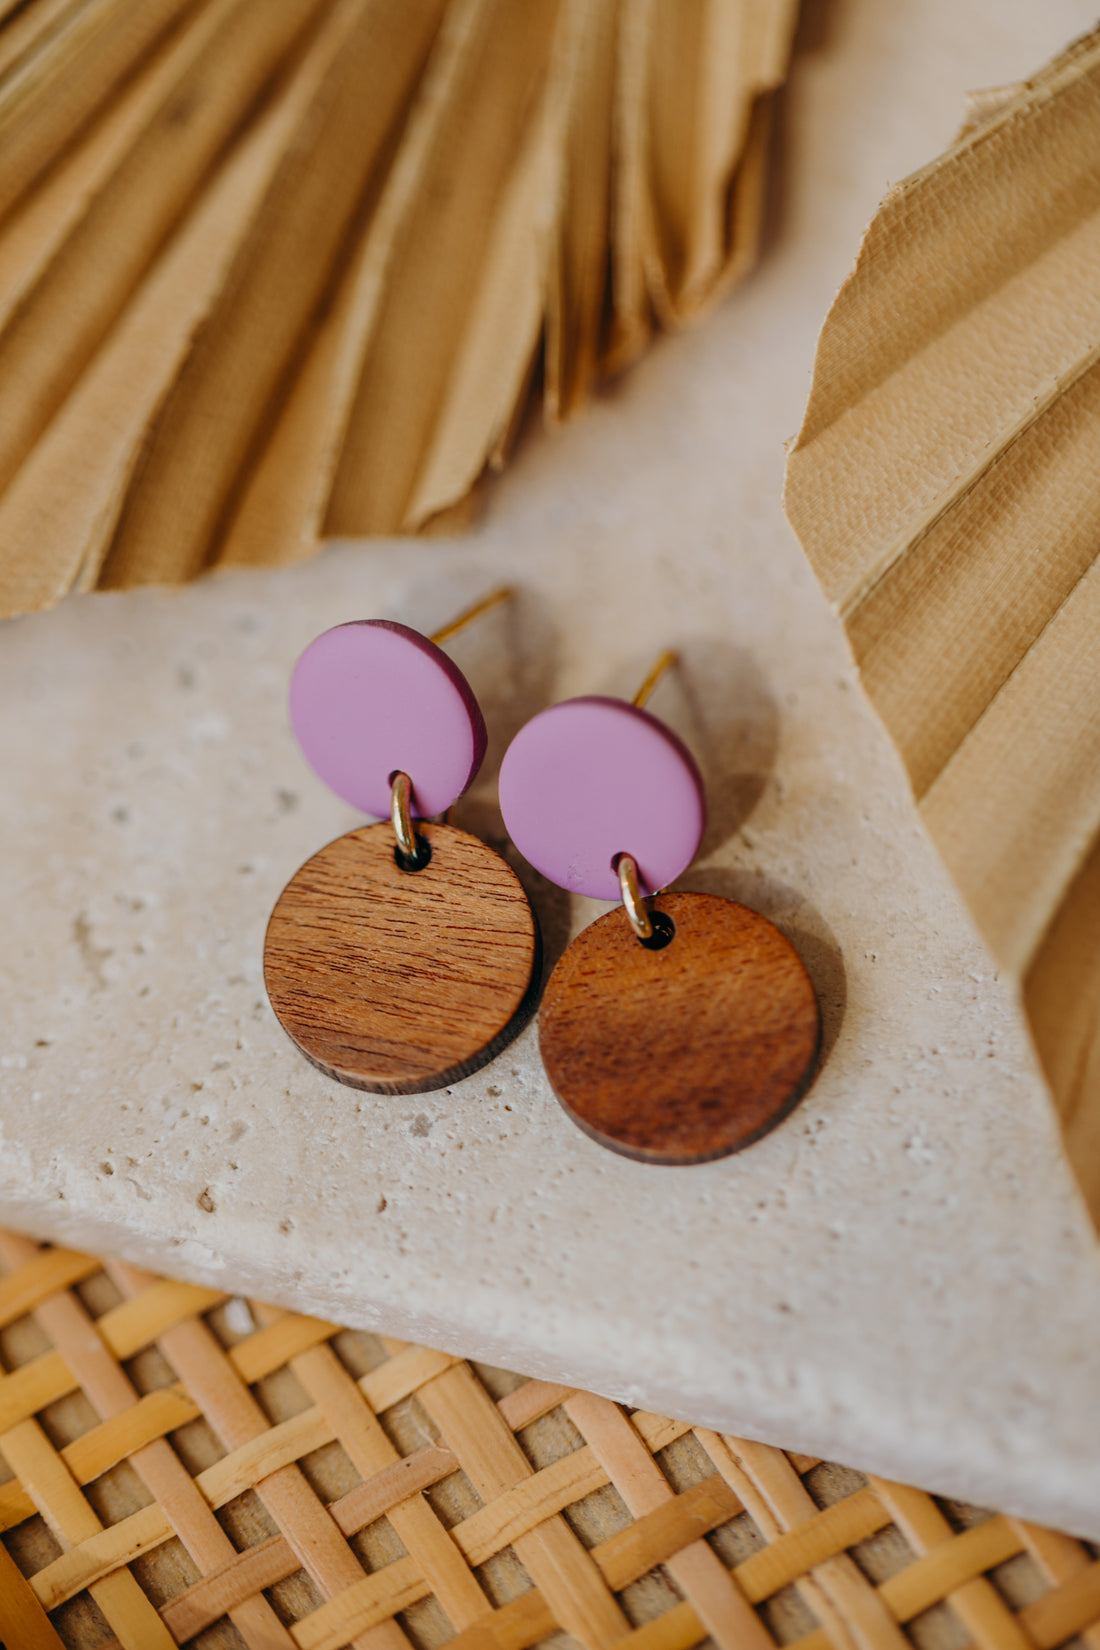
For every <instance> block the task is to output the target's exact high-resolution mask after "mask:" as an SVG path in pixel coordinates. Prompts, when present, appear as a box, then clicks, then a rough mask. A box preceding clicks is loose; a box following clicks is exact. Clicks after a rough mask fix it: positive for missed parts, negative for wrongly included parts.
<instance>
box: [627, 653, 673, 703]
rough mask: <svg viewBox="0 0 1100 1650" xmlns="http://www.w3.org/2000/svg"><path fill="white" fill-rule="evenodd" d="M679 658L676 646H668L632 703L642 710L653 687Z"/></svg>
mask: <svg viewBox="0 0 1100 1650" xmlns="http://www.w3.org/2000/svg"><path fill="white" fill-rule="evenodd" d="M679 659H680V655H679V654H678V653H677V652H676V651H675V649H674V648H667V649H666V650H665V652H664V653H662V654H661V656H660V658H659V659H658V660H657V661H656V662H655V664H654V666H653V669H652V670H651V671H650V673H649V675H648V676H647V677H646V679H645V681H644V682H643V683H642V685H641V687H640V688H639V689H638V691H637V693H636V694H635V695H634V697H633V699H632V700H631V701H630V703H631V704H632V705H636V706H637V708H638V709H639V710H641V708H642V706H643V705H644V704H645V702H646V700H647V699H648V698H649V696H650V694H651V693H652V692H653V689H654V688H655V687H656V686H657V683H658V682H659V681H660V680H661V677H662V676H663V675H664V674H665V672H666V670H671V669H672V667H673V665H675V664H678V663H679Z"/></svg>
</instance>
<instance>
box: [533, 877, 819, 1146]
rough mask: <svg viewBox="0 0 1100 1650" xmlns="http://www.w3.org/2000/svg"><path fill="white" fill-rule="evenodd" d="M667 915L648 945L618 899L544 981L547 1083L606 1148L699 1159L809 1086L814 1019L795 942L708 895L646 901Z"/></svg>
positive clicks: (736, 1139)
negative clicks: (656, 944) (656, 942)
mask: <svg viewBox="0 0 1100 1650" xmlns="http://www.w3.org/2000/svg"><path fill="white" fill-rule="evenodd" d="M650 909H651V911H654V912H661V913H663V914H664V916H665V917H666V918H667V919H670V921H671V923H672V924H673V925H674V928H675V933H674V934H673V937H672V939H671V940H670V941H669V942H668V943H667V944H666V945H665V946H664V947H663V948H662V949H660V950H656V949H648V948H647V947H646V946H644V945H643V944H642V943H641V942H640V941H639V940H638V939H637V938H636V937H635V935H634V932H633V930H632V929H631V927H630V924H629V922H628V921H627V918H626V913H625V912H624V911H623V910H622V909H621V908H619V909H618V910H615V911H610V912H608V914H607V916H605V917H601V918H600V919H599V921H598V922H594V923H593V924H592V925H591V927H589V928H586V929H585V930H584V932H583V933H582V934H580V935H579V936H578V938H577V939H575V940H574V941H573V943H572V945H570V947H569V949H568V950H567V951H566V953H565V955H564V956H563V957H562V959H561V961H560V962H559V963H558V965H557V967H556V968H555V970H554V972H553V974H552V975H551V977H550V981H549V984H548V985H547V987H546V993H545V996H544V998H543V1003H542V1008H541V1009H540V1011H539V1048H540V1050H541V1053H542V1059H543V1064H544V1065H545V1067H546V1074H547V1076H548V1077H549V1079H550V1082H551V1084H552V1086H553V1089H554V1092H555V1094H556V1095H557V1097H558V1099H559V1100H560V1101H561V1103H562V1105H563V1106H564V1107H565V1110H566V1111H567V1112H568V1113H569V1115H570V1117H572V1119H573V1121H574V1122H575V1123H578V1124H579V1125H580V1127H581V1128H582V1129H584V1130H585V1132H586V1133H588V1134H590V1135H591V1136H592V1137H593V1139H594V1140H598V1141H599V1142H600V1144H601V1145H602V1146H610V1147H611V1149H612V1150H613V1151H617V1152H622V1153H624V1154H625V1155H626V1156H627V1157H636V1158H640V1159H642V1160H643V1161H644V1162H647V1163H703V1162H706V1161H707V1160H708V1159H710V1158H715V1157H725V1156H726V1155H727V1154H728V1153H730V1152H736V1151H740V1150H741V1148H742V1147H743V1146H748V1145H751V1143H752V1142H753V1141H754V1140H758V1139H759V1138H760V1136H761V1135H762V1134H766V1133H767V1131H768V1130H769V1129H771V1128H774V1127H775V1125H776V1124H777V1123H778V1122H779V1121H780V1120H781V1119H782V1118H783V1117H785V1116H786V1115H787V1113H788V1112H789V1111H790V1110H791V1108H792V1107H793V1106H794V1105H795V1103H796V1102H797V1101H798V1100H799V1098H800V1097H801V1095H802V1094H803V1093H804V1092H805V1090H806V1088H807V1086H808V1084H809V1080H810V1077H811V1076H812V1074H813V1068H814V1064H815V1061H816V1059H817V1052H818V1046H819V1043H820V1038H821V1016H820V1012H819V1010H818V1005H817V998H816V996H815V995H814V989H813V986H812V985H811V984H810V978H809V975H808V974H807V973H806V969H805V967H804V966H803V963H802V960H801V958H800V957H799V955H798V953H797V951H796V950H795V949H794V947H793V946H792V945H791V944H790V942H789V940H786V939H784V937H783V935H782V934H781V933H780V932H779V930H778V928H776V927H775V926H774V924H772V923H770V922H768V920H767V918H766V917H762V916H760V915H758V913H757V912H755V911H750V910H748V909H747V908H746V907H745V906H743V905H737V904H735V903H734V901H733V900H728V899H719V898H717V897H716V896H715V895H713V894H662V895H661V896H660V898H659V899H656V900H654V901H652V902H651V905H650Z"/></svg>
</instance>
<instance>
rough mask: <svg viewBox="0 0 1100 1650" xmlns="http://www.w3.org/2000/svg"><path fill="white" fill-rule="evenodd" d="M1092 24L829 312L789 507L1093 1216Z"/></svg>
mask: <svg viewBox="0 0 1100 1650" xmlns="http://www.w3.org/2000/svg"><path fill="white" fill-rule="evenodd" d="M1098 261H1100V31H1098V32H1097V33H1096V34H1094V35H1091V36H1088V37H1087V38H1085V39H1084V40H1082V41H1079V42H1078V43H1077V44H1076V45H1075V46H1074V47H1072V48H1071V49H1070V50H1069V51H1068V52H1066V53H1065V54H1064V55H1063V56H1062V57H1060V58H1058V59H1057V60H1056V61H1055V62H1054V63H1052V64H1051V65H1050V66H1049V67H1047V68H1046V69H1044V70H1043V71H1042V72H1041V73H1040V74H1039V75H1037V76H1036V77H1035V79H1034V80H1032V81H1030V82H1028V83H1027V84H1025V85H1023V86H1020V87H1016V88H1007V89H1001V90H1000V91H998V92H997V93H995V94H991V95H990V96H989V97H988V98H986V99H985V100H982V101H979V102H977V103H976V104H975V106H974V107H973V108H972V110H971V116H970V121H969V123H968V125H967V127H966V128H965V129H964V132H963V135H962V136H961V137H960V138H959V139H958V141H957V142H956V143H955V144H954V146H953V147H952V148H951V149H950V150H948V151H947V153H946V154H945V155H943V156H941V157H940V158H939V159H938V160H937V161H935V162H934V163H933V164H932V165H930V166H929V167H927V168H925V169H924V170H923V171H922V172H919V173H917V174H916V175H915V176H914V177H912V178H909V179H908V180H906V182H904V183H902V184H900V185H899V186H898V187H897V189H895V190H894V191H893V193H892V194H891V195H890V196H889V197H888V199H887V200H886V201H885V202H884V203H883V206H882V207H881V208H880V210H879V213H878V215H877V216H876V218H875V219H874V221H873V222H872V224H871V226H870V228H869V229H868V231H867V235H866V237H865V239H864V244H863V247H862V248H861V251H860V255H859V259H858V262H857V264H856V267H855V269H854V270H853V272H852V275H851V276H850V278H849V279H848V281H847V282H846V283H845V285H844V287H843V288H842V290H841V292H840V294H839V296H838V298H837V300H836V303H835V304H834V306H833V309H832V311H831V313H830V315H829V318H828V320H827V321H826V324H825V328H824V330H823V332H822V335H821V341H820V344H819V346H818V354H817V362H816V367H815V373H814V382H813V388H812V390H811V395H810V403H809V407H808V409H807V413H806V419H805V423H804V425H803V428H802V431H801V433H800V434H799V437H798V440H797V442H796V443H795V444H794V446H793V449H792V451H791V455H790V460H789V465H788V471H787V495H786V499H787V510H788V514H789V516H790V519H791V521H792V523H793V525H794V527H795V529H796V531H797V532H798V533H799V536H800V537H801V539H802V542H803V544H804V546H805V548H806V550H807V553H808V555H809V557H810V560H811V562H812V563H813V565H814V567H815V569H816V570H817V572H818V575H819V577H820V578H821V580H822V583H823V585H824V587H825V589H826V592H827V593H828V595H829V596H830V597H831V599H832V600H833V601H834V603H835V604H836V606H837V608H838V610H839V611H840V613H841V614H842V616H843V618H844V620H845V623H846V625H847V627H848V633H849V636H850V638H851V642H852V646H853V648H854V650H855V654H856V657H857V659H858V661H859V664H860V667H861V669H862V672H863V678H864V681H865V684H866V686H867V688H868V691H869V692H870V694H871V696H872V698H873V699H874V701H875V703H876V705H877V706H878V709H879V710H880V712H881V713H882V716H883V718H884V720H885V721H886V723H887V726H888V727H889V728H890V731H891V732H892V734H893V736H894V738H895V740H896V741H897V743H898V746H899V749H900V751H901V754H902V756H903V757H904V759H905V762H906V765H907V767H908V769H909V773H910V777H911V779H912V782H913V788H914V790H915V792H916V794H917V796H918V798H919V799H920V802H921V808H922V812H923V816H924V819H925V822H926V824H927V825H928V828H929V830H930V831H931V833H932V835H933V837H934V838H935V840H936V842H937V844H938V846H939V847H940V849H941V851H942V853H943V855H944V857H945V859H946V860H947V863H948V865H949V866H950V867H951V869H952V871H953V872H954V874H955V876H956V878H957V879H958V881H959V884H960V886H961V887H962V890H963V892H964V894H965V895H966V898H967V899H968V901H969V903H970V905H971V908H972V910H973V911H974V914H975V916H976V918H977V920H978V922H979V924H980V926H981V927H982V929H983V931H984V933H985V935H986V937H987V939H988V940H989V942H990V944H991V946H992V947H993V950H994V951H995V953H996V954H997V956H998V957H999V958H1000V960H1001V961H1002V963H1003V964H1004V965H1005V967H1006V968H1008V969H1009V970H1011V971H1012V972H1013V973H1014V974H1015V975H1016V976H1017V977H1018V978H1020V979H1021V980H1023V981H1025V982H1026V992H1025V995H1026V999H1027V1003H1028V1007H1029V1009H1030V1012H1031V1019H1032V1026H1033V1030H1034V1032H1035V1035H1036V1039H1037V1042H1038V1044H1039V1047H1040V1052H1041V1053H1042V1055H1043V1057H1044V1060H1045V1063H1046V1069H1047V1072H1048V1075H1049V1077H1050V1080H1051V1082H1052V1085H1053V1087H1054V1090H1055V1093H1056V1096H1057V1098H1058V1101H1059V1104H1060V1106H1061V1108H1062V1111H1063V1116H1064V1118H1065V1120H1066V1123H1067V1139H1068V1142H1069V1147H1070V1151H1071V1155H1072V1156H1073V1158H1074V1161H1075V1163H1076V1165H1077V1168H1078V1173H1079V1175H1080V1178H1081V1180H1082V1182H1083V1184H1084V1185H1085V1186H1086V1189H1087V1190H1088V1192H1089V1195H1090V1197H1091V1198H1092V1199H1093V1206H1094V1209H1095V1210H1096V1212H1097V1214H1098V1216H1100V1154H1098V1153H1097V1150H1096V1146H1097V1143H1098V1142H1100V953H1098V952H1097V949H1096V946H1095V943H1092V944H1091V945H1089V944H1086V943H1085V941H1086V936H1087V933H1088V932H1089V928H1088V924H1089V922H1091V923H1092V927H1091V933H1092V935H1093V936H1095V932H1096V927H1095V921H1094V918H1095V902H1096V892H1095V890H1096V887H1097V886H1098V885H1100V670H1098V665H1100V565H1098V563H1097V548H1098V546H1100V495H1098V493H1097V489H1096V475H1097V470H1098V466H1100V417H1098V414H1100V288H1098V286H1097V283H1096V279H1095V272H1096V268H1097V265H1098Z"/></svg>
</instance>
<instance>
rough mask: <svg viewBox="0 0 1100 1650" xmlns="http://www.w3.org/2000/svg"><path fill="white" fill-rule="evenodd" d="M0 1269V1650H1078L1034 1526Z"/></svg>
mask: <svg viewBox="0 0 1100 1650" xmlns="http://www.w3.org/2000/svg"><path fill="white" fill-rule="evenodd" d="M0 1266H2V1267H3V1269H4V1270H3V1275H2V1276H0V1360H2V1364H3V1370H4V1373H3V1374H0V1455H2V1458H3V1462H4V1463H6V1466H7V1469H8V1471H9V1474H10V1476H9V1477H8V1478H7V1481H6V1482H3V1483H0V1532H2V1533H3V1540H2V1542H0V1644H2V1645H3V1646H4V1647H5V1650H46V1647H47V1646H49V1647H50V1650H58V1647H59V1646H61V1645H66V1646H78V1647H80V1650H84V1647H91V1646H96V1647H99V1646H104V1647H109V1646H123V1647H125V1650H160V1647H162V1646H164V1647H171V1646H177V1645H184V1644H193V1645H196V1646H201V1647H203V1650H225V1647H229V1646H234V1647H239V1646H241V1645H243V1646H246V1647H248V1650H276V1647H278V1650H293V1647H297V1650H340V1647H341V1646H345V1645H353V1646H356V1647H366V1646H369V1647H370V1650H400V1647H402V1646H408V1645H413V1646H416V1647H418V1650H420V1647H423V1650H433V1647H434V1646H436V1645H441V1644H444V1643H450V1644H453V1645H456V1646H460V1647H462V1650H525V1647H527V1646H533V1645H538V1644H542V1643H545V1642H546V1641H549V1640H554V1642H555V1643H556V1644H557V1645H562V1646H564V1645H573V1644H579V1645H583V1646H586V1647H588V1650H611V1647H612V1646H614V1647H615V1650H681V1647H682V1650H688V1647H689V1646H694V1645H697V1644H701V1643H704V1642H707V1643H713V1644H716V1645H719V1646H721V1647H722V1650H772V1647H774V1646H776V1645H788V1644H794V1645H797V1646H798V1650H829V1647H830V1646H836V1647H837V1650H840V1647H844V1650H856V1647H860V1650H863V1647H872V1650H903V1647H905V1646H906V1645H909V1644H916V1645H917V1646H918V1650H933V1647H938V1646H943V1647H944V1650H954V1647H956V1646H958V1647H959V1650H961V1647H963V1646H968V1645H973V1646H975V1647H976V1650H1055V1647H1056V1646H1059V1645H1062V1644H1066V1643H1068V1642H1069V1641H1071V1640H1074V1639H1077V1640H1078V1642H1080V1643H1081V1644H1083V1645H1087V1646H1088V1647H1089V1650H1100V1560H1098V1558H1097V1555H1096V1553H1095V1552H1094V1551H1093V1550H1092V1549H1091V1548H1090V1547H1088V1546H1087V1545H1086V1544H1084V1543H1082V1542H1079V1541H1076V1540H1073V1539H1071V1538H1070V1537H1068V1536H1065V1535H1061V1534H1057V1533H1056V1532H1054V1531H1051V1530H1045V1529H1040V1528H1038V1527H1036V1526H1033V1525H1028V1524H1025V1523H1023V1522H1021V1521H1019V1520H1016V1519H1012V1518H1007V1517H1004V1516H1000V1515H989V1514H985V1513H981V1512H978V1511H976V1510H975V1509H972V1508H963V1507H959V1506H956V1505H954V1504H946V1503H939V1502H937V1501H936V1500H934V1499H933V1498H932V1497H931V1496H929V1495H926V1494H924V1493H923V1492H921V1491H919V1490H915V1489H910V1488H907V1487H905V1486H903V1485H900V1484H894V1483H888V1482H885V1481H883V1480H880V1479H874V1478H871V1479H868V1478H864V1477H863V1476H862V1475H859V1474H856V1473H852V1472H849V1471H847V1470H846V1469H843V1468H838V1467H832V1466H829V1465H827V1464H824V1463H821V1462H816V1461H814V1460H811V1459H808V1458H806V1457H802V1456H797V1455H791V1454H787V1453H785V1452H783V1451H782V1450H778V1449H771V1448H768V1447H765V1446H764V1445H760V1444H754V1443H749V1442H746V1441H744V1440H742V1439H737V1438H731V1437H720V1436H718V1435H717V1434H715V1433H712V1432H708V1431H706V1430H704V1429H701V1428H693V1427H690V1426H688V1425H685V1424H684V1423H681V1422H674V1421H669V1420H666V1419H664V1418H662V1417H660V1416H657V1415H651V1414H647V1413H643V1412H640V1411H634V1412H629V1411H626V1410H624V1409H623V1408H621V1407H620V1406H618V1405H616V1404H613V1403H611V1402H609V1401H608V1400H606V1399H602V1398H597V1397H594V1396H593V1395H592V1394H589V1393H583V1392H579V1391H571V1390H569V1389H567V1388H563V1387H556V1386H550V1385H548V1384H547V1383H545V1382H541V1381H534V1380H530V1381H523V1380H521V1379H520V1378H519V1377H515V1376H508V1375H505V1374H503V1373H502V1372H500V1371H496V1370H489V1369H484V1368H481V1367H480V1366H478V1367H475V1366H473V1365H471V1364H469V1363H466V1362H463V1361H462V1360H460V1359H457V1358H454V1357H451V1356H449V1355H447V1354H444V1353H441V1352H434V1351H431V1350H429V1349H428V1348H425V1347H419V1346H410V1345H405V1344H403V1343H400V1342H395V1341H387V1340H379V1339H377V1338H375V1337H374V1336H370V1335H365V1334H361V1333H358V1332H352V1331H348V1330H342V1329H340V1328H339V1327H337V1326H336V1325H333V1324H328V1323H321V1322H318V1321H317V1320H315V1319H312V1318H306V1317H301V1316H299V1315H297V1314H294V1313H288V1312H282V1311H279V1310H276V1309H273V1308H268V1307H263V1306H260V1305H257V1304H254V1303H246V1302H244V1301H241V1300H239V1299H235V1298H230V1297H227V1296H225V1295H222V1294H219V1293H217V1292H215V1291H213V1290H209V1289H203V1288H198V1287H196V1286H194V1285H190V1284H185V1283H176V1282H169V1281H166V1280H164V1279H160V1278H156V1277H154V1276H152V1275H150V1274H148V1273H145V1272H142V1271H139V1270H138V1269H137V1268H135V1267H132V1266H127V1265H123V1264H120V1263H112V1262H103V1261H100V1260H98V1259H96V1258H95V1257H93V1256H90V1255H83V1254H78V1253H75V1252H72V1251H69V1250H64V1249H56V1248H47V1247H40V1246H39V1245H37V1244H35V1243H33V1242H32V1241H30V1240H29V1239H27V1238H22V1237H17V1236H15V1235H14V1234H12V1233H5V1232H0ZM563 1635H565V1636H563Z"/></svg>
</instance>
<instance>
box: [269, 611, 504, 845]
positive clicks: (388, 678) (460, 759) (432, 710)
mask: <svg viewBox="0 0 1100 1650" xmlns="http://www.w3.org/2000/svg"><path fill="white" fill-rule="evenodd" d="M290 722H291V726H292V727H293V729H294V735H295V738H296V739H297V741H298V743H299V745H300V746H301V748H302V754H303V755H304V757H305V759H306V761H307V762H308V763H309V765H310V767H311V768H312V769H313V771H314V773H315V774H317V776H318V778H320V779H323V780H324V782H325V784H326V785H328V786H329V788H330V789H331V790H334V791H335V792H336V794H337V796H340V797H343V799H344V801H345V802H350V803H351V805H352V807H354V808H359V809H361V810H362V812H363V813H365V814H375V815H377V816H378V817H379V818H380V819H381V818H385V816H386V815H387V814H388V813H389V811H390V788H391V781H390V775H391V774H393V773H398V772H400V773H407V774H408V776H409V778H410V779H411V780H412V811H413V813H414V814H416V815H417V816H418V817H419V818H420V819H430V818H432V817H433V816H434V815H435V814H441V813H442V812H443V811H444V809H445V808H449V807H450V805H451V803H452V802H453V801H454V800H455V798H456V797H458V796H461V795H462V793H463V791H464V790H465V789H466V788H467V786H468V785H469V784H470V783H471V781H472V780H473V778H474V775H475V774H476V773H477V770H478V768H479V767H480V766H481V759H482V757H483V756H484V755H485V722H484V720H483V718H482V715H481V711H480V709H479V708H478V703H477V700H476V699H475V698H474V695H473V692H472V691H471V688H470V684H469V683H468V682H467V680H466V678H465V676H463V674H462V672H461V671H460V670H459V668H458V666H457V665H455V664H454V663H452V661H451V660H450V659H448V657H447V655H446V654H445V653H444V652H443V651H442V649H440V648H438V647H436V645H435V643H434V642H430V641H429V640H428V638H427V637H426V636H421V635H420V634H419V632H418V631H415V630H410V629H409V628H408V626H407V625H403V624H391V623H390V622H389V620H387V619H364V620H361V621H359V622H357V623H353V624H340V625H337V626H336V627H335V629H333V630H326V631H323V632H322V634H321V635H320V636H318V637H317V639H316V640H315V641H312V642H310V644H309V646H308V647H307V648H306V650H305V652H304V653H303V654H302V655H301V657H300V658H299V660H298V663H297V664H296V665H295V666H294V672H293V675H292V676H291V679H290Z"/></svg>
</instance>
